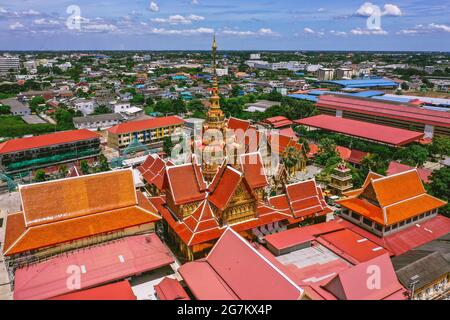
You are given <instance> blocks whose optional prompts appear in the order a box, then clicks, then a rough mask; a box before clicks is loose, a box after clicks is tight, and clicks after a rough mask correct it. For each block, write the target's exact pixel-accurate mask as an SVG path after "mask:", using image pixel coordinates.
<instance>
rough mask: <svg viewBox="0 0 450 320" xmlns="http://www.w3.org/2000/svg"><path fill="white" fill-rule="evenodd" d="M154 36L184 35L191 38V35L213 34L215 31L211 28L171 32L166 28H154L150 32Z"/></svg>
mask: <svg viewBox="0 0 450 320" xmlns="http://www.w3.org/2000/svg"><path fill="white" fill-rule="evenodd" d="M150 33H152V34H162V35H182V36H191V35H202V34H213V33H214V29H211V28H197V29H182V30H174V29H172V30H170V29H164V28H153V29H152V30H150Z"/></svg>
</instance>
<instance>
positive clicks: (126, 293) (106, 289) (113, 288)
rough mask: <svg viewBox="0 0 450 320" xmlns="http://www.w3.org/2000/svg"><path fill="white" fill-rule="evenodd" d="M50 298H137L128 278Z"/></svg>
mask: <svg viewBox="0 0 450 320" xmlns="http://www.w3.org/2000/svg"><path fill="white" fill-rule="evenodd" d="M50 300H137V298H136V296H135V295H134V293H133V290H132V289H131V285H130V283H129V282H128V280H124V281H120V282H116V283H111V284H107V285H104V286H101V287H96V288H92V289H87V290H81V291H77V292H74V293H68V294H64V295H62V296H57V297H54V298H51V299H50Z"/></svg>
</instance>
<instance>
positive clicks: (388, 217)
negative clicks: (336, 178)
mask: <svg viewBox="0 0 450 320" xmlns="http://www.w3.org/2000/svg"><path fill="white" fill-rule="evenodd" d="M369 187H371V188H373V192H374V194H375V197H376V201H377V202H378V204H379V206H377V205H375V204H373V203H370V202H369V201H368V200H366V199H364V198H363V196H362V195H363V194H364V192H365V190H366V189H367V188H369ZM345 195H346V196H347V197H350V198H348V199H343V200H339V201H338V203H340V204H341V205H342V206H344V207H346V208H348V209H350V210H352V211H355V212H357V213H359V214H361V215H362V216H364V217H366V218H368V219H371V220H373V221H375V222H377V223H380V224H382V225H392V224H395V223H397V222H400V221H404V220H407V219H409V218H412V217H415V216H417V215H419V214H422V213H425V212H428V211H431V210H434V209H437V208H440V207H442V206H444V205H445V204H446V202H444V201H442V200H439V199H437V198H434V197H432V196H430V195H428V194H426V190H425V188H424V187H423V184H422V181H421V179H420V176H419V174H418V172H417V170H416V169H414V170H411V171H406V172H402V173H398V174H395V175H392V176H388V177H383V176H380V175H378V174H375V173H373V172H371V173H369V175H368V176H367V178H366V181H365V182H364V185H363V187H362V188H360V189H357V190H353V191H350V192H346V193H345Z"/></svg>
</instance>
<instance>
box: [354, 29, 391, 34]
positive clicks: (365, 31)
mask: <svg viewBox="0 0 450 320" xmlns="http://www.w3.org/2000/svg"><path fill="white" fill-rule="evenodd" d="M350 33H351V34H353V35H357V36H360V35H387V34H388V32H387V31H385V30H383V29H361V28H356V29H353V30H351V31H350Z"/></svg>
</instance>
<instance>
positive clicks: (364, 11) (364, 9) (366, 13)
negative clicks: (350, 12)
mask: <svg viewBox="0 0 450 320" xmlns="http://www.w3.org/2000/svg"><path fill="white" fill-rule="evenodd" d="M376 8H377V6H375V5H374V4H373V3H372V2H364V3H363V4H362V5H361V6H360V7H359V8H358V10H356V12H355V13H356V15H358V16H361V17H370V16H371V15H373V14H374V13H375V12H376Z"/></svg>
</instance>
